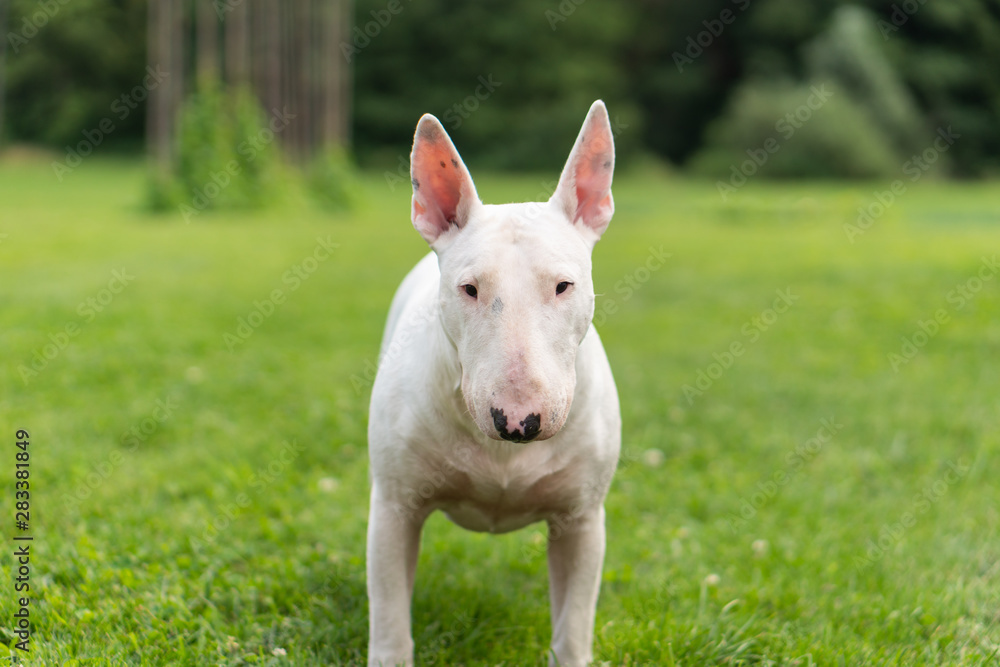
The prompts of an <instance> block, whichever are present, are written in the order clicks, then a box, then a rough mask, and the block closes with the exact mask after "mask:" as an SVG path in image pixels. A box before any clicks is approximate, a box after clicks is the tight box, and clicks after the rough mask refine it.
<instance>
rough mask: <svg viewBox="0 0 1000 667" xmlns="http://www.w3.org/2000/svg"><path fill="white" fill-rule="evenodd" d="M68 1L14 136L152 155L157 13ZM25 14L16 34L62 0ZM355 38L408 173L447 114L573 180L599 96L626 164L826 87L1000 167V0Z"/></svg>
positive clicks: (17, 66)
mask: <svg viewBox="0 0 1000 667" xmlns="http://www.w3.org/2000/svg"><path fill="white" fill-rule="evenodd" d="M52 1H53V2H54V3H55V5H54V6H57V7H59V10H58V11H57V12H56V13H54V14H53V15H52V16H51V17H47V18H46V19H45V24H44V25H43V26H42V27H41V28H39V29H38V30H37V34H36V35H34V36H33V37H31V38H30V39H29V40H28V41H27V42H26V43H20V42H18V41H17V40H15V41H14V42H12V41H11V39H10V37H9V35H8V36H6V37H5V43H6V45H7V48H8V54H7V55H8V58H7V61H8V62H7V68H8V74H9V79H8V90H7V99H8V113H7V121H6V126H5V127H4V128H3V130H2V131H3V132H4V134H5V136H7V137H8V138H10V139H11V140H13V141H29V142H40V143H45V144H48V145H50V146H55V147H58V148H62V147H64V146H67V145H75V144H76V143H77V142H79V141H80V140H81V139H82V138H83V137H82V136H81V133H82V132H83V131H84V130H86V129H91V128H95V127H97V126H98V124H99V123H100V121H101V120H102V119H105V118H110V119H111V120H112V121H113V123H114V125H115V129H114V131H113V132H112V133H110V134H108V136H106V137H104V138H103V140H102V143H101V145H100V146H99V147H98V149H97V150H98V151H100V152H107V151H108V150H114V149H115V147H116V146H119V147H135V146H138V145H140V144H141V142H142V139H143V124H144V115H145V114H144V113H143V112H144V106H143V105H142V104H141V103H140V105H139V106H138V107H137V108H136V109H129V113H128V114H126V115H124V116H122V115H120V114H118V113H115V112H113V111H112V110H111V105H112V104H113V103H114V102H115V100H118V99H120V98H121V96H122V95H123V94H125V95H127V94H128V93H129V91H132V90H133V89H134V87H135V86H137V85H140V84H141V83H142V79H143V77H144V76H145V73H144V68H145V65H146V62H145V60H146V59H145V40H146V16H145V14H146V2H145V1H144V0H72V1H70V2H66V3H65V4H59V2H58V0H52ZM11 5H12V6H11V15H10V17H9V30H10V33H11V34H15V35H17V34H20V31H21V30H22V27H23V25H24V20H25V18H26V17H31V16H33V15H35V14H36V13H37V12H39V11H41V10H40V7H41V6H42V5H41V4H40V3H38V2H36V1H34V0H11ZM390 7H391V8H392V11H390ZM725 12H729V13H730V15H731V18H732V20H730V21H729V22H727V23H726V24H724V25H722V24H720V23H719V21H720V17H722V16H723V15H724V13H725ZM720 26H721V29H720ZM349 32H350V37H349V40H348V42H346V43H345V44H343V45H342V51H344V52H346V56H347V57H349V58H350V61H351V65H352V66H353V68H354V71H353V74H352V76H353V80H354V86H353V90H354V93H353V94H354V101H353V109H352V114H351V115H352V118H353V127H352V134H353V140H352V146H351V149H352V151H353V152H354V154H355V157H356V158H357V159H358V160H359V161H360V162H361V163H362V164H366V165H374V164H377V165H379V166H385V167H391V168H395V167H396V166H397V165H398V163H399V160H400V159H403V160H404V161H405V159H406V157H407V155H408V152H409V145H410V141H411V137H412V132H413V128H414V126H415V124H416V120H417V118H419V116H420V114H422V113H424V112H431V113H434V114H435V115H437V116H438V117H439V118H441V120H442V122H443V123H444V124H445V126H446V127H447V129H448V130H449V132H451V133H452V134H453V135H454V138H455V140H456V143H458V145H459V148H460V150H461V151H462V154H463V155H464V156H465V157H466V158H467V159H468V161H469V162H470V164H471V165H472V166H473V167H476V166H497V167H503V168H516V169H531V168H544V169H554V168H557V167H558V166H559V165H560V164H561V162H562V160H563V159H564V158H565V154H566V151H567V147H568V145H569V144H570V143H571V142H572V141H573V138H574V137H575V134H576V132H577V130H578V128H579V123H580V119H581V118H582V115H583V113H584V112H585V110H586V108H587V106H588V105H589V104H590V102H592V101H593V100H594V99H596V98H603V99H604V100H605V101H606V102H607V103H608V107H609V109H610V110H611V115H612V118H613V119H614V120H615V121H616V126H617V127H618V129H619V132H618V135H617V136H616V140H617V142H618V149H619V158H620V163H621V164H622V165H627V164H629V163H631V162H633V161H634V160H635V158H636V157H637V154H638V153H640V152H649V153H652V154H654V155H656V156H659V157H660V158H666V159H668V160H670V161H671V162H673V163H675V164H682V165H683V164H686V163H687V162H688V161H689V160H690V159H691V158H692V157H693V156H694V155H695V154H697V153H698V152H699V151H701V150H702V149H703V148H705V141H706V140H707V139H710V138H712V137H715V136H716V135H717V131H716V130H714V129H713V130H712V131H711V132H709V127H710V126H712V127H715V126H714V125H713V121H716V120H717V119H718V118H719V117H720V115H721V114H723V113H724V112H725V110H726V109H727V108H731V103H730V100H732V99H734V96H735V95H736V94H737V91H745V90H746V89H747V86H756V83H755V82H758V81H768V82H774V81H777V80H790V81H798V82H805V81H810V80H813V79H816V78H819V79H822V80H829V79H834V80H836V81H838V82H839V84H840V86H841V88H842V89H843V90H844V91H845V93H847V94H848V95H850V96H851V97H852V98H853V100H852V102H853V104H854V105H855V106H858V107H861V109H862V110H863V111H864V113H866V114H867V115H868V116H869V117H870V118H871V120H872V122H873V123H875V128H874V129H873V130H862V131H860V132H859V133H858V134H859V135H861V136H869V135H871V134H872V133H873V132H877V133H879V134H882V135H884V136H885V140H887V141H888V142H889V143H890V145H891V146H892V148H893V151H894V153H895V154H897V155H901V156H902V158H903V159H908V158H909V157H910V156H911V155H912V154H913V153H914V152H916V151H920V150H922V149H923V148H924V147H926V145H927V143H926V142H927V141H929V140H931V139H932V137H933V134H934V131H935V129H936V128H939V127H945V128H946V127H948V126H949V125H950V126H952V127H953V130H954V132H956V133H958V134H960V135H961V138H960V140H959V141H958V142H957V143H956V144H955V146H954V147H953V150H950V151H949V154H948V157H949V169H950V171H951V172H952V173H954V174H956V175H959V176H983V175H989V174H995V173H1000V123H997V122H996V119H997V118H998V117H1000V68H998V67H997V66H996V64H997V63H998V62H1000V6H998V5H997V3H996V2H995V0H949V1H948V2H938V1H936V0H864V1H859V2H849V1H848V0H814V1H810V2H803V1H801V0H707V1H698V2H696V1H695V0H685V1H682V2H675V1H672V0H644V1H643V2H641V3H598V2H588V1H583V0H546V1H545V2H542V3H535V2H531V0H514V1H513V2H500V0H487V1H485V2H475V3H468V2H460V1H459V0H422V1H421V2H412V1H411V0H398V2H389V1H388V0H357V2H356V3H355V8H354V13H353V19H352V20H351V22H350V25H349ZM15 42H17V43H16V44H15ZM699 42H700V43H701V45H699ZM685 58H689V59H690V62H686V61H685V60H684V59H685ZM740 94H743V93H740ZM842 106H845V108H846V106H847V105H842ZM851 113H852V112H851V111H845V112H843V114H841V115H843V116H844V118H847V119H850V117H851ZM845 122H846V121H845ZM881 141H883V139H879V142H881ZM746 148H749V146H746V147H743V150H745V149H746ZM697 162H698V164H699V165H703V164H704V159H703V158H699V160H698V161H697ZM849 163H850V161H848V164H849ZM855 171H856V170H848V171H844V172H841V171H835V172H833V173H835V174H837V175H852V174H853V173H855ZM868 171H873V172H877V171H880V167H879V166H877V165H876V166H874V167H872V168H871V169H869V170H868Z"/></svg>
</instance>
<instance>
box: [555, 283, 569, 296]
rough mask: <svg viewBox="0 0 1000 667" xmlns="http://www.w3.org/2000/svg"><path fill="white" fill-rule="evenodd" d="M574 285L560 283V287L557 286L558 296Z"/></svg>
mask: <svg viewBox="0 0 1000 667" xmlns="http://www.w3.org/2000/svg"><path fill="white" fill-rule="evenodd" d="M572 284H573V283H571V282H567V281H565V280H564V281H562V282H561V283H559V284H558V285H556V294H562V293H563V292H565V291H566V290H567V289H569V286H570V285H572Z"/></svg>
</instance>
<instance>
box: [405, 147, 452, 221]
mask: <svg viewBox="0 0 1000 667" xmlns="http://www.w3.org/2000/svg"><path fill="white" fill-rule="evenodd" d="M413 173H414V174H415V176H414V178H415V179H416V182H415V183H414V184H413V186H414V190H415V194H416V200H417V202H416V206H417V207H418V209H419V210H418V211H417V212H418V213H420V214H423V213H424V212H425V211H426V212H427V213H428V214H429V215H431V216H432V217H437V216H435V215H434V214H435V213H436V212H439V215H440V219H436V220H434V223H435V224H437V225H438V226H440V227H442V229H441V231H442V232H443V231H445V230H447V228H448V225H453V224H458V222H457V217H458V203H459V201H460V200H461V199H462V183H463V180H464V175H463V173H462V170H461V163H460V162H459V161H458V159H457V157H456V156H455V155H453V154H452V150H451V147H450V146H448V145H447V143H446V142H443V141H441V138H440V137H437V136H436V137H434V138H428V139H424V140H423V141H421V142H420V144H419V145H418V147H417V152H416V155H415V156H414V164H413ZM435 209H437V211H435Z"/></svg>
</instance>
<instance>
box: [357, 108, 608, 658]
mask: <svg viewBox="0 0 1000 667" xmlns="http://www.w3.org/2000/svg"><path fill="white" fill-rule="evenodd" d="M613 162H614V147H613V140H612V136H611V129H610V124H609V122H608V117H607V110H606V109H605V108H604V105H603V103H601V102H595V103H594V106H593V107H591V110H590V113H589V114H588V116H587V119H586V120H585V121H584V126H583V129H582V130H581V132H580V137H579V138H578V139H577V142H576V144H575V146H574V148H573V151H572V153H571V154H570V158H569V160H568V161H567V164H566V168H565V170H564V172H563V175H562V177H561V178H560V182H559V186H558V187H557V189H556V192H555V194H553V196H552V199H550V200H549V201H548V202H544V203H527V204H503V205H485V204H482V203H481V202H480V201H479V199H478V197H477V195H476V193H475V187H474V186H473V184H472V180H471V177H469V175H468V171H467V170H466V169H465V165H464V164H463V163H462V162H461V158H460V157H459V156H458V153H457V151H455V149H454V146H453V145H452V143H451V141H450V139H449V138H448V137H447V134H446V133H445V132H444V129H443V128H441V127H440V124H439V123H438V122H437V120H436V119H434V118H433V116H424V117H423V118H422V119H421V121H420V124H419V125H418V127H417V133H416V136H415V139H414V155H413V160H412V165H413V178H414V181H415V182H414V203H413V216H412V217H413V223H414V226H415V227H416V228H417V230H418V231H419V232H420V233H421V235H422V236H424V238H425V239H426V240H427V241H428V242H429V243H430V244H431V247H432V248H433V249H434V251H435V252H434V253H431V254H430V255H428V256H427V257H425V258H424V259H423V260H421V261H420V262H419V263H418V264H417V266H416V267H415V268H414V269H413V270H412V271H411V272H410V274H409V275H408V276H407V277H406V279H405V280H404V281H403V283H402V285H401V286H400V288H399V290H398V292H397V293H396V296H395V298H394V299H393V303H392V307H391V309H390V312H389V318H388V322H387V325H386V330H385V336H384V338H383V343H382V356H381V363H380V366H379V370H378V374H377V377H376V379H375V385H374V387H373V390H372V400H371V410H370V421H369V429H368V439H369V450H370V457H371V476H372V491H371V508H370V517H369V525H368V594H369V602H370V637H369V664H370V665H385V666H388V665H397V664H405V665H411V664H412V661H413V641H412V639H411V633H410V600H411V596H412V591H413V583H414V571H415V567H416V558H417V550H418V548H419V539H420V530H421V527H422V525H423V522H424V520H425V519H426V518H427V516H428V515H429V514H430V513H431V512H433V511H434V510H438V509H440V510H442V511H443V512H445V514H446V515H447V516H448V517H449V518H450V519H451V520H452V521H454V522H455V523H457V524H458V525H460V526H462V527H464V528H467V529H470V530H475V531H486V532H492V533H503V532H507V531H511V530H516V529H518V528H521V527H523V526H526V525H528V524H531V523H534V522H537V521H542V520H545V521H548V522H549V526H550V540H549V574H550V598H551V605H552V619H553V637H552V649H553V652H554V656H555V657H554V658H553V663H552V664H562V665H584V664H587V663H588V662H589V661H590V659H591V651H592V640H593V624H594V611H595V607H596V604H597V595H598V589H599V585H600V575H601V566H602V563H603V557H604V506H603V503H604V497H605V495H606V493H607V489H608V486H609V485H610V483H611V477H612V475H613V473H614V469H615V466H616V464H617V460H618V452H619V447H620V442H621V418H620V414H619V408H618V394H617V391H616V389H615V383H614V378H613V377H612V375H611V369H610V367H609V365H608V361H607V358H606V356H605V354H604V349H603V347H602V345H601V341H600V338H599V337H598V335H597V332H596V331H595V330H594V328H593V326H592V325H591V318H592V316H593V312H594V290H593V284H592V280H591V263H590V262H591V259H590V256H591V250H592V247H593V244H594V243H595V242H596V241H597V239H598V238H599V237H600V234H601V233H602V232H603V231H604V229H605V228H606V227H607V223H608V222H609V221H610V218H611V214H612V213H613V210H614V204H613V200H612V198H611V193H610V187H611V174H612V172H613ZM561 282H569V283H572V285H570V286H569V287H568V288H567V289H566V290H565V291H564V292H563V293H561V294H557V293H556V286H557V285H558V284H559V283H561ZM466 285H472V286H474V287H475V288H476V292H477V296H476V297H475V298H472V297H470V296H469V294H468V293H467V291H466V288H465V286H466ZM493 410H503V414H504V416H506V418H507V420H508V422H507V423H508V425H509V426H508V427H507V429H506V430H507V431H508V435H509V436H513V437H520V436H523V435H525V434H526V432H527V431H528V430H529V428H530V427H529V426H526V425H525V424H526V423H528V424H530V421H531V420H530V418H529V416H530V415H536V416H537V417H538V418H539V425H538V432H537V435H536V436H535V437H534V438H533V439H532V440H531V441H529V442H511V441H508V440H504V439H501V434H500V433H499V432H498V428H497V423H496V420H495V418H494V416H493V412H492V411H493ZM553 528H555V530H553ZM556 660H558V662H556Z"/></svg>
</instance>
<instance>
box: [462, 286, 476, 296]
mask: <svg viewBox="0 0 1000 667" xmlns="http://www.w3.org/2000/svg"><path fill="white" fill-rule="evenodd" d="M462 287H463V288H464V289H465V293H466V294H468V295H469V296H471V297H472V298H473V299H475V298H476V295H477V294H479V292H477V291H476V288H475V286H474V285H463V286H462Z"/></svg>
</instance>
